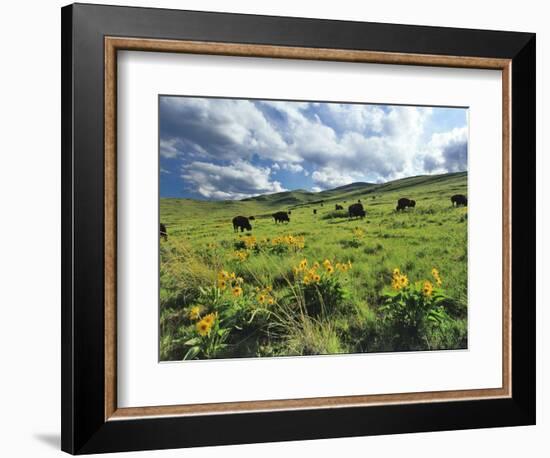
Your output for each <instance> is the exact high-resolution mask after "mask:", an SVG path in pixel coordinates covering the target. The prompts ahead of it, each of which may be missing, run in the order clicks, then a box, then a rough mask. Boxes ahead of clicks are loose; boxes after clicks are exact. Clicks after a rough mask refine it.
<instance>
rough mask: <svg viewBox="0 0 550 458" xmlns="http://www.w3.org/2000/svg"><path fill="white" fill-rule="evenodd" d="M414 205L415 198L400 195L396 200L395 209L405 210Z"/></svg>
mask: <svg viewBox="0 0 550 458" xmlns="http://www.w3.org/2000/svg"><path fill="white" fill-rule="evenodd" d="M415 206H416V200H411V199H407V198H406V197H401V199H399V200H398V201H397V207H396V208H395V211H399V210H405V208H407V207H410V208H414V207H415Z"/></svg>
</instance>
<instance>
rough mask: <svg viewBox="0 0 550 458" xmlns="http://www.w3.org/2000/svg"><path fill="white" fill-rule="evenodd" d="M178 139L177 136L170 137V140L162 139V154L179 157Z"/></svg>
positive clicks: (168, 156) (171, 157)
mask: <svg viewBox="0 0 550 458" xmlns="http://www.w3.org/2000/svg"><path fill="white" fill-rule="evenodd" d="M178 142H179V141H178V139H177V138H170V139H169V140H161V141H160V154H161V156H164V157H167V158H170V159H173V158H175V157H177V155H178V148H177V146H176V145H177V144H178Z"/></svg>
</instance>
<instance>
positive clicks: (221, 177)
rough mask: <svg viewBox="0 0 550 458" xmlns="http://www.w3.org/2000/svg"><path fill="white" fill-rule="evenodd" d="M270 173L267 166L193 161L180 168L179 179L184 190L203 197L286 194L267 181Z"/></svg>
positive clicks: (227, 197)
mask: <svg viewBox="0 0 550 458" xmlns="http://www.w3.org/2000/svg"><path fill="white" fill-rule="evenodd" d="M270 173H271V170H270V169H269V167H265V168H264V167H255V166H253V165H252V164H250V163H248V162H245V161H242V160H237V161H235V162H232V163H231V164H230V165H226V166H221V165H217V164H212V163H210V162H197V161H195V162H191V163H189V164H186V165H184V166H183V170H182V175H181V176H182V178H183V179H184V180H185V186H186V188H187V189H189V190H192V191H195V192H197V193H198V194H200V195H201V196H203V197H206V198H208V199H231V200H235V199H244V198H245V197H251V196H254V195H259V194H269V193H274V192H282V191H286V189H285V188H283V186H282V185H281V183H279V182H278V181H271V180H270Z"/></svg>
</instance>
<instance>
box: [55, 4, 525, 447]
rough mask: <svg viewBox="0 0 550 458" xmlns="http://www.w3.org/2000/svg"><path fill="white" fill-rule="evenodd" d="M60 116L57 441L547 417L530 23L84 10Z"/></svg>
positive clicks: (397, 427)
mask: <svg viewBox="0 0 550 458" xmlns="http://www.w3.org/2000/svg"><path fill="white" fill-rule="evenodd" d="M62 129H63V131H62V140H63V141H62V146H63V151H62V178H63V183H62V185H63V193H62V218H63V219H62V232H63V234H62V236H63V241H62V242H63V243H62V249H63V250H62V261H63V262H62V265H63V272H62V279H63V284H62V293H63V294H62V298H63V303H62V448H63V450H65V451H67V452H69V453H72V454H81V453H99V452H114V451H129V450H146V449H161V448H176V447H193V446H203V445H222V444H238V443H251V442H268V441H285V440H300V439H315V438H330V437H346V436H357V435H375V434H393V433H404V432H420V431H440V430H451V429H466V428H483V427H496V426H514V425H530V424H534V423H535V285H534V282H535V35H534V34H530V33H520V32H500V31H486V30H467V29H451V28H439V27H424V26H410V25H393V24H377V23H360V22H344V21H327V20H316V19H301V18H286V17H267V16H252V15H238V14H225V13H224V14H222V13H205V12H194V11H176V10H161V9H147V8H129V7H112V6H102V5H80V4H77V5H70V6H67V7H65V8H63V9H62ZM212 431H215V434H213V433H212Z"/></svg>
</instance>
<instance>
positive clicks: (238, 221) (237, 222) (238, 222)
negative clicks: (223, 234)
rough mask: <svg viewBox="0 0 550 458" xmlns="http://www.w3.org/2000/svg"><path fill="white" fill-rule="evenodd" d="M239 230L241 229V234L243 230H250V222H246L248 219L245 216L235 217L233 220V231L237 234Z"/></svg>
mask: <svg viewBox="0 0 550 458" xmlns="http://www.w3.org/2000/svg"><path fill="white" fill-rule="evenodd" d="M239 228H240V229H241V232H244V230H245V229H246V230H247V231H251V230H252V226H251V225H250V221H248V218H247V217H246V216H235V218H233V230H234V231H235V232H238V231H239Z"/></svg>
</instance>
